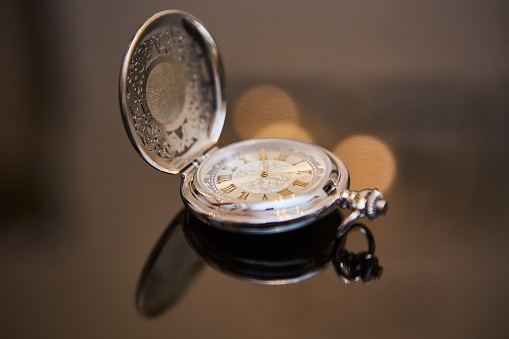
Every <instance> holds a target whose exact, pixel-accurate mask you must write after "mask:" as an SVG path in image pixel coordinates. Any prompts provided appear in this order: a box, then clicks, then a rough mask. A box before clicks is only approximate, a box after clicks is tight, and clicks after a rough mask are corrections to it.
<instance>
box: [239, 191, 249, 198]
mask: <svg viewBox="0 0 509 339" xmlns="http://www.w3.org/2000/svg"><path fill="white" fill-rule="evenodd" d="M248 196H249V192H246V191H242V192H241V193H240V196H238V197H237V199H240V200H246V199H247V197H248Z"/></svg>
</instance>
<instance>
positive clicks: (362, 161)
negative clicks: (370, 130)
mask: <svg viewBox="0 0 509 339" xmlns="http://www.w3.org/2000/svg"><path fill="white" fill-rule="evenodd" d="M333 152H334V154H336V155H337V156H338V157H339V158H340V159H341V160H342V161H343V162H344V163H345V165H346V166H347V167H348V171H349V172H350V182H351V185H350V188H351V189H352V190H361V189H364V188H378V189H379V190H380V191H382V193H386V192H387V191H388V190H389V189H390V188H391V186H392V184H393V182H394V178H395V177H396V171H397V169H396V159H395V157H394V154H393V152H392V150H391V149H390V148H389V146H387V144H385V143H384V142H383V141H381V140H379V139H377V138H375V137H372V136H368V135H354V136H352V137H349V138H347V139H345V140H343V141H341V142H340V143H339V144H338V145H337V146H336V147H335V148H334V150H333Z"/></svg>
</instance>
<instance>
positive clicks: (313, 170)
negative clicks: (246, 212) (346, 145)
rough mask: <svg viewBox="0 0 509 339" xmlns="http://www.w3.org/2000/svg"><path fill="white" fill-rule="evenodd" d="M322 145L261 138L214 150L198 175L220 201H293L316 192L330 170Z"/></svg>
mask: <svg viewBox="0 0 509 339" xmlns="http://www.w3.org/2000/svg"><path fill="white" fill-rule="evenodd" d="M330 167H331V164H330V160H329V157H328V156H327V155H326V154H325V152H323V151H322V150H321V149H320V148H319V147H316V146H313V145H310V144H307V143H304V142H300V141H295V140H287V139H258V140H249V141H243V142H239V143H236V144H232V145H230V146H227V147H225V148H223V149H221V150H220V151H217V152H216V153H214V154H213V155H212V156H211V157H210V158H208V159H207V160H206V161H205V162H204V163H203V164H202V166H200V168H199V169H198V171H197V173H196V176H197V181H198V183H199V185H200V186H201V187H203V188H204V190H206V192H205V193H207V194H209V195H212V196H215V197H216V198H217V199H218V201H220V202H245V203H246V204H257V203H260V204H268V203H271V204H274V203H276V204H277V205H278V206H283V205H288V204H291V201H292V200H294V199H295V198H298V197H301V196H305V195H306V194H307V193H309V192H312V191H313V190H314V189H315V188H316V186H317V185H319V184H320V183H322V182H323V180H324V178H325V177H326V175H328V173H329V172H330Z"/></svg>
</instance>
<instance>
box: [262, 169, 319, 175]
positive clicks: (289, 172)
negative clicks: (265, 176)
mask: <svg viewBox="0 0 509 339" xmlns="http://www.w3.org/2000/svg"><path fill="white" fill-rule="evenodd" d="M304 173H309V174H311V173H312V171H311V170H308V171H276V172H270V173H269V175H270V174H304Z"/></svg>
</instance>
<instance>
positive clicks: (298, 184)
mask: <svg viewBox="0 0 509 339" xmlns="http://www.w3.org/2000/svg"><path fill="white" fill-rule="evenodd" d="M292 185H293V186H302V187H306V186H307V185H309V182H304V181H300V180H297V179H295V181H294V182H292Z"/></svg>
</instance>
